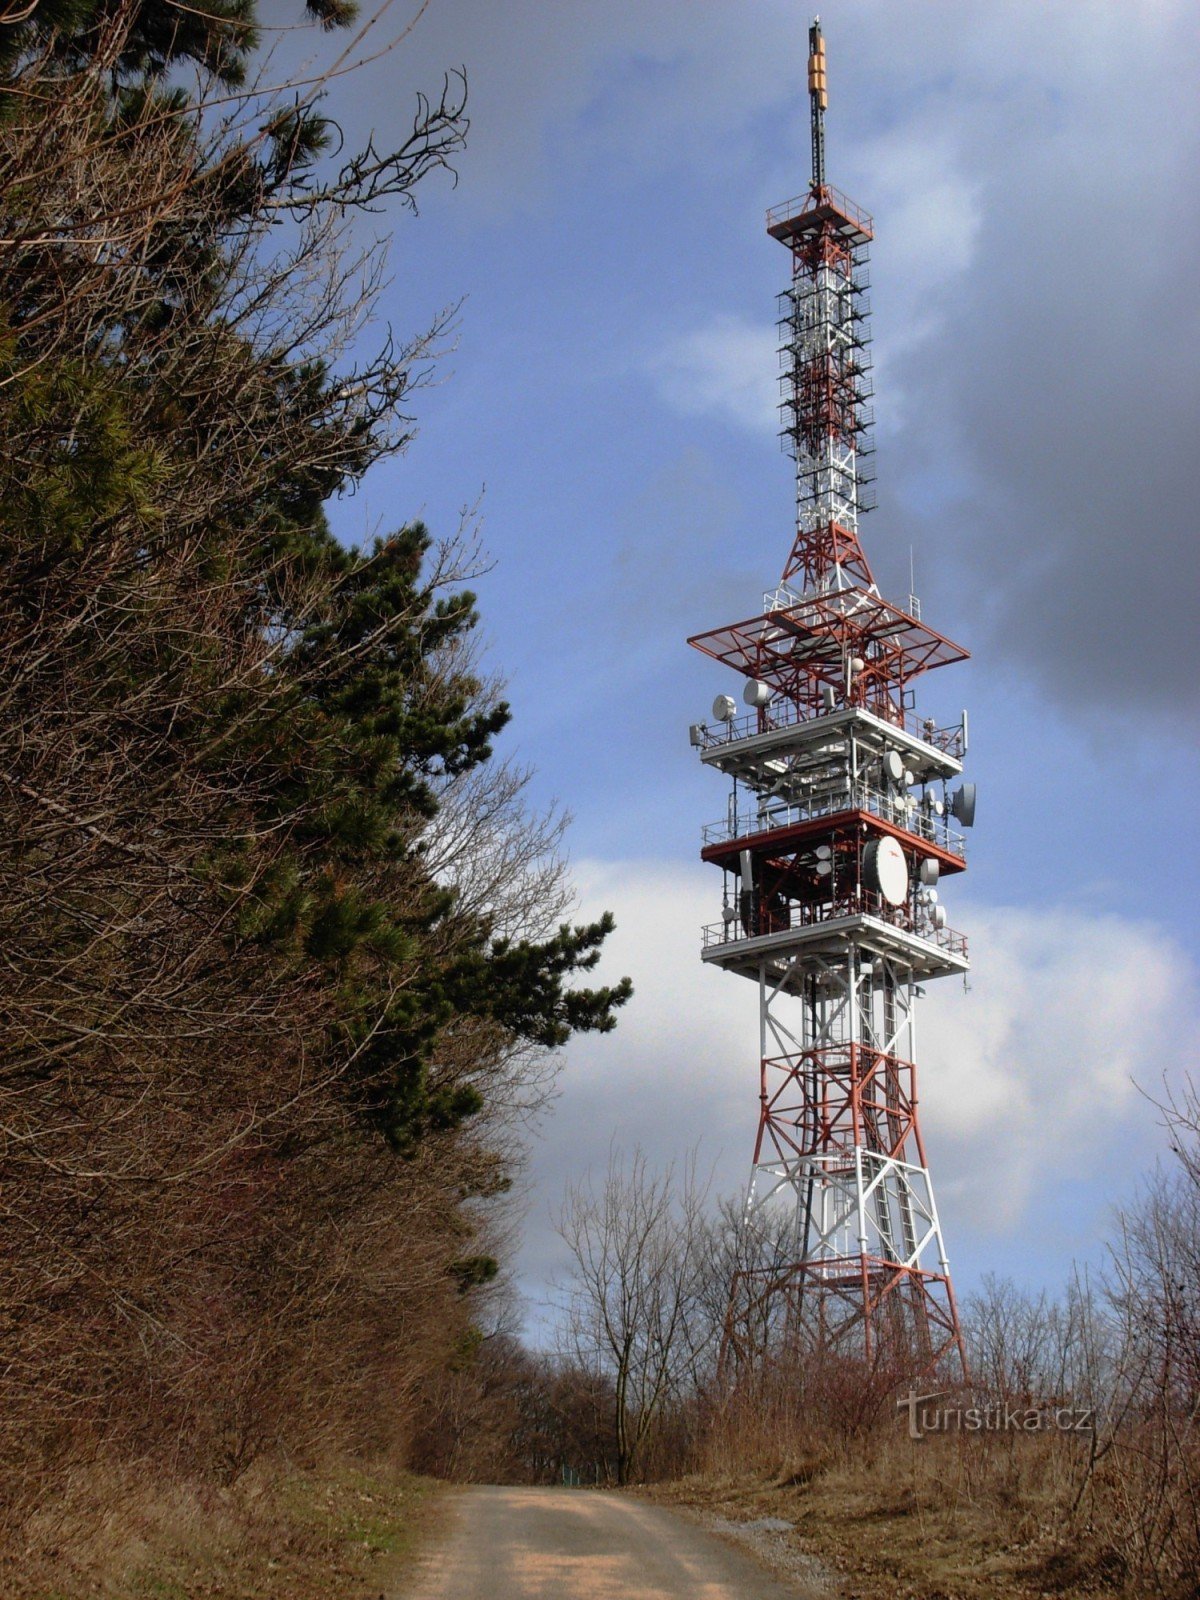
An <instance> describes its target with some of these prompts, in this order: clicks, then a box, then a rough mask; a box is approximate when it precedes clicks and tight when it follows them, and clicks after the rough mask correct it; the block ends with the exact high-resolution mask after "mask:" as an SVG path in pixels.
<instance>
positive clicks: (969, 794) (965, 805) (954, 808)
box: [950, 783, 975, 828]
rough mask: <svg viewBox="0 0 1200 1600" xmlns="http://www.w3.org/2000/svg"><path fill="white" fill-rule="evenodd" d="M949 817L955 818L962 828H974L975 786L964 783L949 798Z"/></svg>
mask: <svg viewBox="0 0 1200 1600" xmlns="http://www.w3.org/2000/svg"><path fill="white" fill-rule="evenodd" d="M950 815H951V816H952V817H957V818H958V820H959V821H960V822H961V823H962V825H963V827H964V828H973V827H974V826H975V785H974V784H973V783H964V784H963V786H962V788H961V789H956V790H955V791H954V793H953V795H951V797H950Z"/></svg>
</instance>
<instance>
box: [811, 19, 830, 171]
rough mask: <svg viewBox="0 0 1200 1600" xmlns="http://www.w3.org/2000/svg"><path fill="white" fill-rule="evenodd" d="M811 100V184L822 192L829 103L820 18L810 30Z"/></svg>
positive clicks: (814, 21)
mask: <svg viewBox="0 0 1200 1600" xmlns="http://www.w3.org/2000/svg"><path fill="white" fill-rule="evenodd" d="M808 100H809V108H810V111H811V115H812V182H813V188H814V189H820V188H822V187H823V186H824V183H825V108H826V106H827V105H828V104H829V90H828V85H827V83H826V78H825V40H824V38H823V37H822V34H821V19H820V17H814V18H813V21H812V27H811V28H810V29H809V30H808Z"/></svg>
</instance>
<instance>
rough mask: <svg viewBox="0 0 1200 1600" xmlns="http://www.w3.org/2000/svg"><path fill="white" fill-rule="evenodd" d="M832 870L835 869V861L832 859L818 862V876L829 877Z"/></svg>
mask: <svg viewBox="0 0 1200 1600" xmlns="http://www.w3.org/2000/svg"><path fill="white" fill-rule="evenodd" d="M832 871H833V862H832V861H818V862H817V877H818V878H827V877H828V876H829V874H830V873H831V872H832Z"/></svg>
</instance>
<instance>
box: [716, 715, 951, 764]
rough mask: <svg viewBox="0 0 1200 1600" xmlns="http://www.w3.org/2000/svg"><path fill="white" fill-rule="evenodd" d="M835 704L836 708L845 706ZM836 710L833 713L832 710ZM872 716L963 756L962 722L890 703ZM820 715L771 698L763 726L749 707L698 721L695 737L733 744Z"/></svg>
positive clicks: (816, 719)
mask: <svg viewBox="0 0 1200 1600" xmlns="http://www.w3.org/2000/svg"><path fill="white" fill-rule="evenodd" d="M845 709H846V708H845V707H838V710H839V711H841V710H845ZM835 714H836V713H835ZM871 714H872V715H873V716H877V717H879V720H880V721H881V722H890V723H893V724H894V725H895V726H896V727H898V728H903V729H904V731H905V733H908V734H911V735H912V737H913V738H914V739H919V740H920V741H921V743H922V744H927V745H931V746H932V747H933V749H935V750H940V751H941V752H942V753H943V754H944V755H948V756H951V757H953V759H954V760H955V761H959V760H961V759H962V756H963V730H962V723H961V722H959V723H955V724H954V725H953V726H952V727H948V728H939V727H936V726H935V725H934V723H933V720H932V718H930V717H919V716H917V715H916V713H915V712H911V711H903V712H902V711H900V710H899V708H898V707H893V708H892V712H891V714H890V715H889V716H887V717H884V716H882V715H881V714H880V713H879V712H876V711H872V713H871ZM822 720H823V718H822V717H816V716H813V714H812V713H811V712H810V711H809V710H808V709H807V708H806V707H804V706H801V705H798V704H797V703H796V702H795V701H792V700H781V701H778V702H773V703H772V705H771V707H770V710H769V712H768V715H767V724H768V725H767V727H765V728H764V727H762V726H760V721H759V713H758V712H757V711H751V712H749V713H748V714H747V715H746V716H742V717H734V718H733V719H732V720H731V721H729V722H718V723H713V724H710V723H707V722H698V723H697V724H696V727H697V729H698V738H699V740H700V748H701V749H702V750H713V749H715V748H716V747H717V746H719V745H724V744H733V743H734V742H735V741H736V740H738V739H753V738H754V737H755V736H756V735H758V734H760V733H773V732H775V730H776V729H778V728H791V727H795V726H797V725H798V724H799V723H808V722H811V723H813V724H814V725H815V724H816V723H817V722H819V721H822Z"/></svg>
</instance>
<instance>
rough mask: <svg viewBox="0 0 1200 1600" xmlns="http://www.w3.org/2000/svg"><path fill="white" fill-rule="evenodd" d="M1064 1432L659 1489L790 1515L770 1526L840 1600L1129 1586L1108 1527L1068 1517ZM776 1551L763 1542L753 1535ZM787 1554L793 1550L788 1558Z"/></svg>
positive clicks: (707, 1503)
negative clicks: (823, 1574)
mask: <svg viewBox="0 0 1200 1600" xmlns="http://www.w3.org/2000/svg"><path fill="white" fill-rule="evenodd" d="M1068 1448H1070V1445H1069V1443H1068V1442H1067V1441H1062V1440H1053V1441H1048V1440H1031V1439H1016V1440H1007V1441H1004V1442H1003V1443H1001V1444H993V1443H992V1442H991V1441H980V1440H979V1439H977V1438H957V1439H955V1438H943V1439H925V1440H922V1441H920V1442H917V1443H913V1442H911V1441H909V1440H907V1439H897V1440H894V1441H887V1442H886V1443H882V1444H880V1443H878V1442H876V1443H874V1444H872V1445H871V1446H870V1447H869V1448H864V1449H863V1450H861V1451H859V1452H857V1453H855V1452H850V1453H846V1454H844V1455H841V1456H839V1457H831V1458H829V1459H826V1460H825V1461H820V1460H817V1459H815V1458H813V1457H811V1456H807V1457H806V1458H805V1459H804V1460H803V1461H800V1460H797V1461H795V1462H792V1461H788V1462H785V1463H784V1464H782V1465H781V1466H780V1468H779V1470H778V1471H775V1472H772V1473H771V1474H769V1475H761V1476H759V1477H756V1478H751V1477H745V1476H742V1477H716V1476H710V1477H704V1476H696V1477H691V1478H686V1479H683V1480H682V1481H680V1482H678V1483H674V1484H669V1485H662V1486H658V1487H656V1488H655V1489H653V1490H652V1491H650V1492H651V1493H653V1495H654V1497H655V1498H656V1499H659V1500H661V1501H663V1502H664V1503H666V1504H674V1505H680V1506H685V1507H691V1508H694V1509H695V1510H697V1511H698V1512H700V1513H701V1514H702V1515H703V1516H704V1517H705V1518H706V1519H707V1518H720V1519H724V1520H727V1521H729V1522H734V1523H749V1522H755V1521H757V1520H758V1519H760V1518H763V1517H771V1518H779V1519H781V1520H783V1521H786V1522H789V1523H791V1524H792V1528H791V1530H790V1531H789V1532H787V1533H786V1534H785V1533H777V1534H775V1535H773V1536H772V1538H773V1541H775V1542H776V1543H777V1550H776V1555H777V1564H778V1565H779V1567H780V1568H781V1570H786V1569H787V1568H788V1567H789V1566H790V1565H793V1564H794V1558H795V1556H796V1554H797V1553H799V1554H801V1555H803V1556H805V1557H808V1558H811V1559H812V1560H813V1561H814V1562H815V1563H817V1564H819V1565H820V1566H821V1567H823V1568H824V1569H826V1570H828V1571H829V1572H830V1573H831V1574H832V1575H835V1583H836V1590H837V1592H838V1593H839V1594H840V1595H841V1596H843V1597H845V1600H908V1597H911V1600H1042V1597H1045V1596H1055V1597H1061V1600H1082V1597H1084V1596H1094V1595H1100V1594H1108V1595H1122V1594H1123V1595H1127V1596H1130V1595H1133V1594H1135V1593H1137V1592H1138V1591H1136V1590H1133V1589H1130V1588H1126V1587H1123V1586H1122V1584H1123V1578H1122V1571H1121V1565H1122V1564H1121V1562H1120V1560H1119V1558H1118V1557H1117V1555H1116V1553H1115V1552H1114V1551H1113V1550H1112V1549H1111V1548H1109V1547H1108V1545H1107V1543H1106V1541H1105V1540H1104V1538H1103V1537H1102V1536H1100V1535H1099V1534H1097V1533H1096V1532H1095V1531H1094V1530H1093V1529H1091V1528H1089V1527H1088V1526H1087V1524H1086V1523H1082V1522H1078V1521H1076V1522H1071V1521H1070V1519H1069V1518H1068V1517H1066V1516H1065V1515H1064V1513H1065V1511H1066V1509H1067V1508H1066V1507H1064V1505H1063V1504H1062V1493H1061V1491H1062V1488H1063V1486H1065V1483H1066V1481H1067V1473H1066V1472H1065V1471H1064V1464H1063V1463H1062V1462H1061V1461H1059V1460H1058V1459H1057V1455H1058V1453H1059V1452H1061V1451H1064V1450H1066V1449H1068ZM757 1548H759V1550H760V1553H763V1554H766V1556H767V1557H768V1559H770V1557H771V1549H770V1543H768V1544H767V1545H765V1546H764V1545H763V1544H762V1543H761V1541H760V1542H759V1544H758V1546H757ZM789 1557H790V1558H791V1559H790V1560H789Z"/></svg>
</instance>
